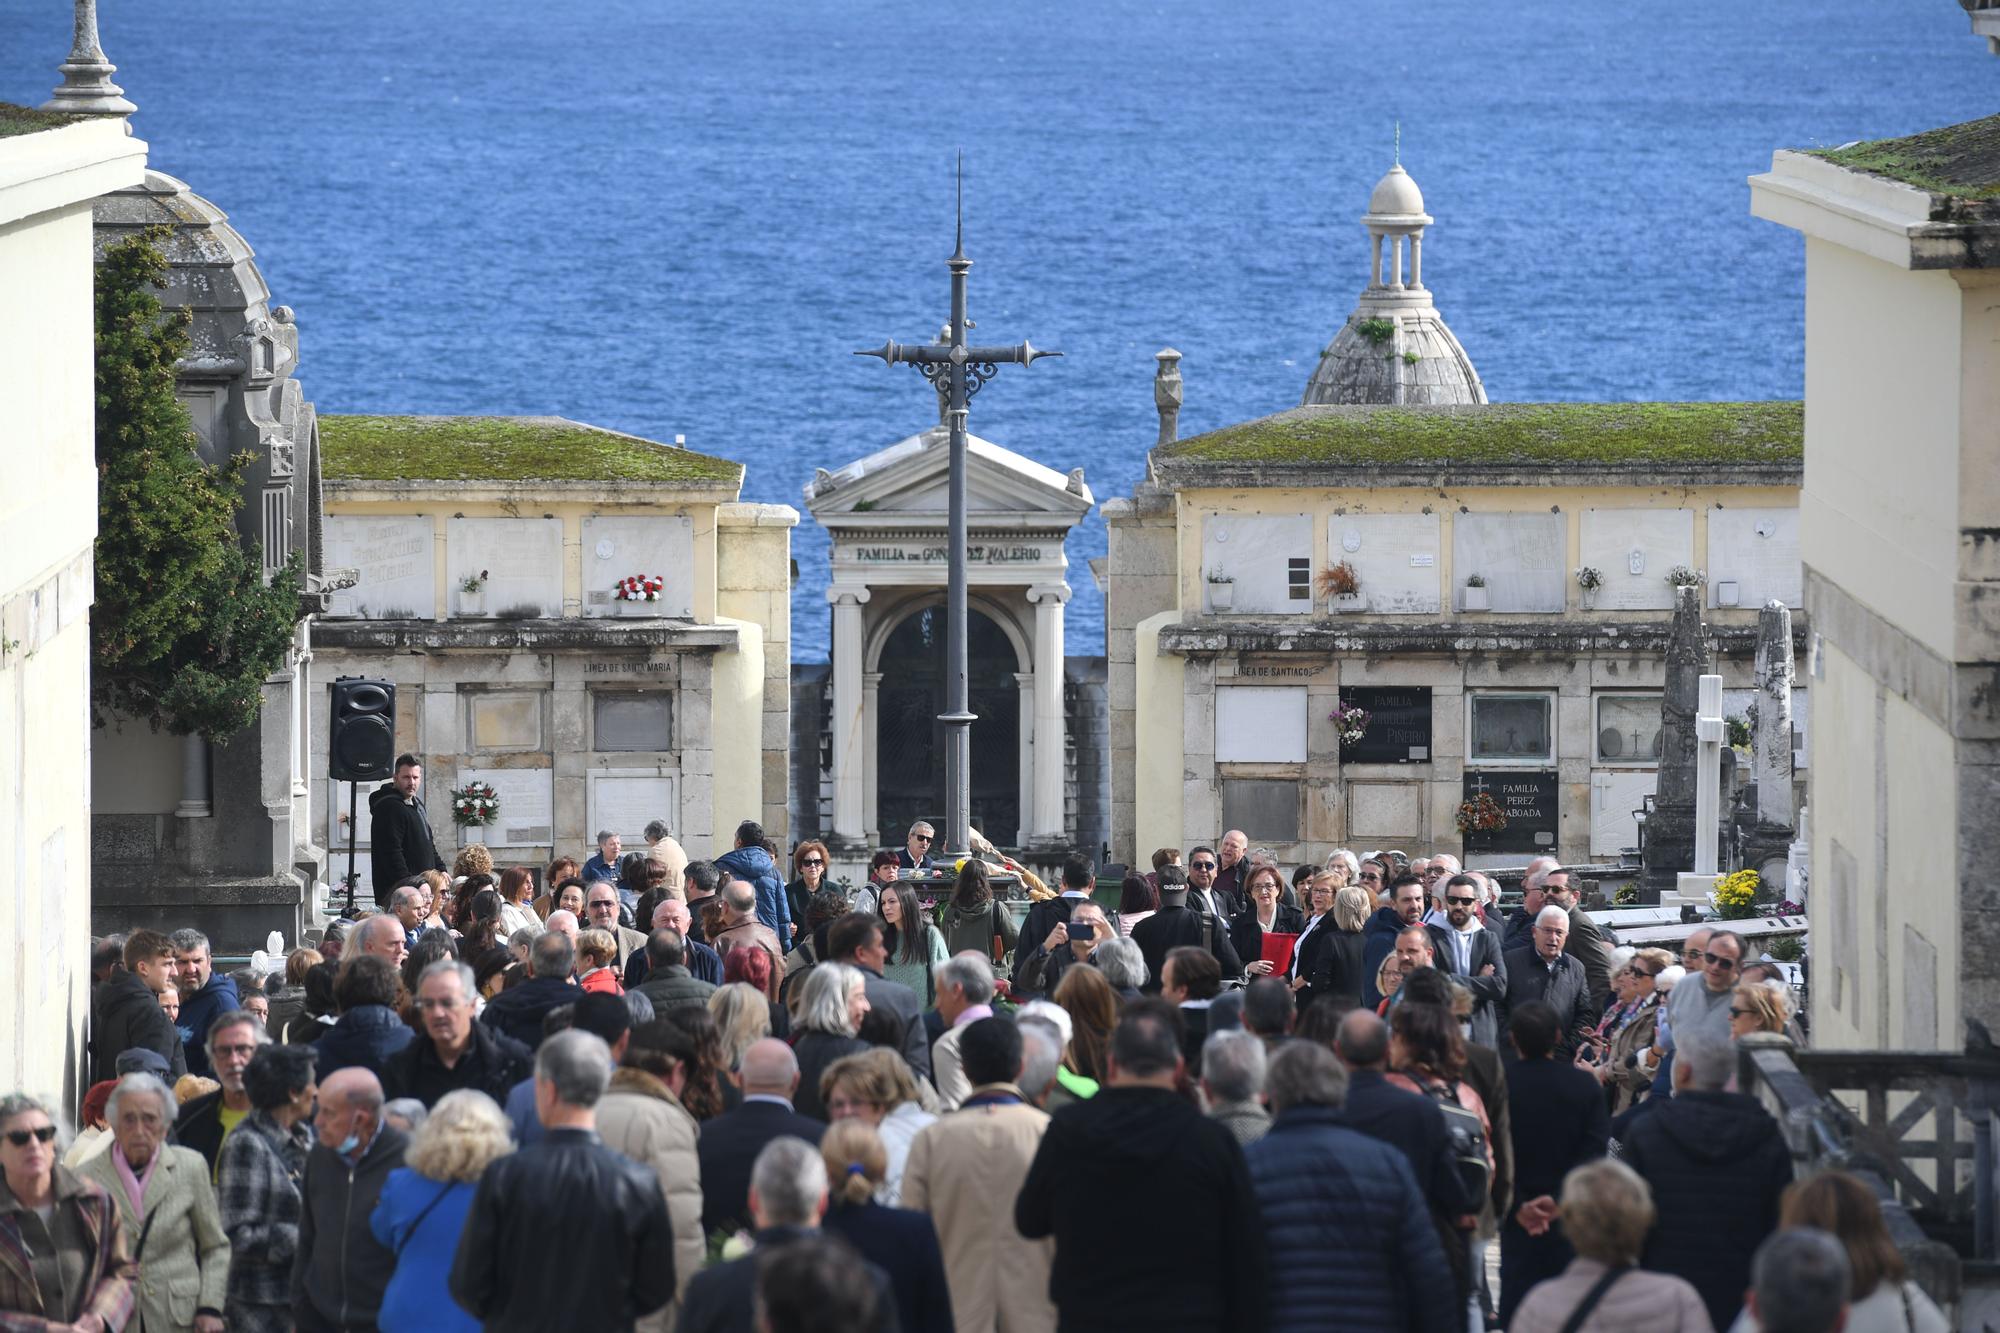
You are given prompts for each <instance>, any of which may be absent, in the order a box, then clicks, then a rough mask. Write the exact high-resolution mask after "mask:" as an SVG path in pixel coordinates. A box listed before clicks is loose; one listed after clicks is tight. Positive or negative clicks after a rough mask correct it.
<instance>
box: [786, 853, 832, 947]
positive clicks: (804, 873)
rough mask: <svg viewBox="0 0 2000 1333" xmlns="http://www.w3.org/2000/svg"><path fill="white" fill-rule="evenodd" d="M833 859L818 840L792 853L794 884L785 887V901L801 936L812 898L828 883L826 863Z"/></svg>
mask: <svg viewBox="0 0 2000 1333" xmlns="http://www.w3.org/2000/svg"><path fill="white" fill-rule="evenodd" d="M831 859H832V858H831V856H830V855H829V854H828V852H827V850H826V844H825V843H823V842H819V841H817V840H815V841H809V842H802V843H800V844H799V845H798V847H797V849H796V850H794V851H793V852H792V882H791V883H789V884H787V885H786V886H785V901H786V905H787V906H789V907H790V908H791V912H792V921H793V923H794V924H795V925H796V926H797V929H798V933H799V934H801V935H803V934H804V933H805V924H804V923H805V919H806V909H807V908H808V907H810V906H812V896H813V895H814V894H815V893H818V892H819V888H820V885H822V884H824V883H826V863H827V862H828V861H829V860H831ZM801 943H803V941H801Z"/></svg>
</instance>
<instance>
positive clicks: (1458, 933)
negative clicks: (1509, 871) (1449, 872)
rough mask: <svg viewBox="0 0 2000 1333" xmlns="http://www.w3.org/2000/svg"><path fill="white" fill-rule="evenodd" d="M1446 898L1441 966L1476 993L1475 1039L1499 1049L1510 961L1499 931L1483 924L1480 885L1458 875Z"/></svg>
mask: <svg viewBox="0 0 2000 1333" xmlns="http://www.w3.org/2000/svg"><path fill="white" fill-rule="evenodd" d="M1441 895H1442V897H1443V898H1444V915H1445V924H1444V939H1443V940H1442V942H1441V943H1440V946H1439V949H1438V955H1437V956H1438V961H1439V962H1440V964H1442V970H1443V971H1445V972H1448V973H1450V974H1451V975H1452V976H1455V977H1457V978H1458V979H1459V980H1461V981H1463V982H1464V983H1465V986H1466V989H1468V990H1470V991H1471V992H1472V1033H1471V1037H1472V1040H1473V1041H1475V1042H1477V1043H1478V1044H1479V1045H1481V1046H1484V1047H1486V1048H1487V1049H1489V1050H1497V1049H1498V1048H1499V1045H1500V1007H1501V1005H1503V1004H1505V1003H1506V1000H1507V960H1506V958H1505V957H1504V956H1503V955H1504V953H1505V949H1504V948H1503V946H1502V944H1501V940H1500V932H1499V931H1497V930H1493V929H1491V928H1490V927H1488V926H1484V925H1481V924H1480V921H1479V916H1478V911H1477V909H1478V906H1479V881H1478V880H1477V879H1474V878H1473V877H1472V876H1471V875H1453V876H1452V877H1451V878H1450V879H1448V880H1446V881H1445V884H1444V888H1443V889H1442V890H1441Z"/></svg>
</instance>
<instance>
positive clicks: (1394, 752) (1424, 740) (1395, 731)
mask: <svg viewBox="0 0 2000 1333" xmlns="http://www.w3.org/2000/svg"><path fill="white" fill-rule="evenodd" d="M1340 701H1341V703H1343V704H1346V705H1347V706H1349V707H1350V708H1359V709H1362V710H1363V711H1365V712H1366V713H1367V714H1368V731H1367V733H1366V734H1365V735H1363V736H1362V738H1361V739H1360V741H1359V742H1357V743H1356V744H1353V745H1344V746H1342V747H1341V749H1340V758H1341V762H1342V763H1348V764H1427V763H1429V762H1430V759H1431V687H1430V686H1428V685H1416V686H1407V687H1401V686H1376V685H1367V686H1356V687H1355V688H1353V689H1347V690H1342V691H1341V692H1340Z"/></svg>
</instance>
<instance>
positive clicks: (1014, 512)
mask: <svg viewBox="0 0 2000 1333" xmlns="http://www.w3.org/2000/svg"><path fill="white" fill-rule="evenodd" d="M966 446H967V447H966V513H967V521H968V523H969V524H970V525H971V526H973V527H989V528H990V527H1006V528H1017V527H1035V528H1040V529H1068V528H1070V527H1073V526H1075V524H1076V523H1077V522H1079V521H1080V520H1081V519H1082V518H1083V516H1084V515H1085V514H1087V513H1089V512H1090V509H1091V506H1092V505H1094V504H1095V503H1096V498H1095V497H1094V496H1093V495H1092V494H1091V492H1090V487H1089V486H1088V485H1087V484H1085V482H1084V480H1083V472H1082V470H1081V469H1078V470H1076V471H1075V472H1072V473H1070V474H1069V475H1067V476H1065V475H1064V474H1063V473H1061V472H1058V471H1056V470H1055V469H1053V468H1050V467H1047V466H1044V465H1043V464H1041V463H1037V462H1036V461H1034V460H1033V459H1031V458H1024V457H1022V456H1021V455H1020V454H1017V453H1015V452H1013V451H1012V450H1010V449H1003V448H1001V447H1000V446H999V445H997V444H994V443H993V442H992V441H990V440H982V439H980V438H979V437H978V436H976V435H973V436H968V437H967V441H966ZM950 454H951V449H950V435H949V434H948V432H947V431H945V429H944V428H942V427H934V428H932V429H930V430H927V431H925V432H923V433H922V434H920V435H912V436H910V437H909V438H908V439H905V440H899V441H898V442H896V443H895V444H892V445H890V446H889V447H888V448H886V449H881V450H878V451H877V452H875V453H872V454H870V455H868V456H867V457H866V458H862V459H859V460H857V461H855V462H852V463H849V464H848V465H847V466H845V467H842V468H839V469H834V470H828V469H825V468H822V469H820V471H819V472H818V474H817V475H816V476H815V477H814V478H813V480H812V481H811V482H810V483H809V484H808V485H807V486H806V488H805V502H806V507H807V508H808V509H809V510H811V511H812V515H813V517H814V518H815V519H817V520H818V521H819V522H820V523H821V524H822V525H823V526H825V527H827V528H829V529H832V530H835V531H838V530H840V529H843V528H848V529H851V528H871V529H877V530H880V529H884V528H913V529H924V528H936V529H939V530H942V529H943V528H944V526H945V521H946V517H947V513H948V507H949V495H948V491H947V486H948V483H949V478H950V464H951V458H950Z"/></svg>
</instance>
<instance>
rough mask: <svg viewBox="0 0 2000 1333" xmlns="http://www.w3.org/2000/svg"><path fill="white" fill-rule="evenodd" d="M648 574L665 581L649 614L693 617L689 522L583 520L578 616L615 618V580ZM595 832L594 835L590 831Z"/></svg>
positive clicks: (677, 517) (678, 518)
mask: <svg viewBox="0 0 2000 1333" xmlns="http://www.w3.org/2000/svg"><path fill="white" fill-rule="evenodd" d="M640 574H650V575H656V576H658V577H659V578H662V579H665V580H666V584H667V586H666V587H665V588H663V589H662V590H661V591H660V600H659V601H657V602H653V603H650V614H653V615H658V616H668V617H672V618H674V619H679V620H687V619H692V618H693V616H694V520H693V519H690V518H688V517H687V516H686V515H684V514H672V515H667V516H664V517H646V518H631V517H623V516H621V517H615V518H611V517H593V518H586V519H585V520H583V614H584V615H586V616H615V615H617V614H619V610H620V608H619V604H618V603H617V601H616V600H615V599H614V598H613V597H612V589H613V587H614V585H616V584H617V582H618V581H619V580H620V579H624V578H630V577H632V576H634V575H640ZM592 831H593V832H595V830H592Z"/></svg>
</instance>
